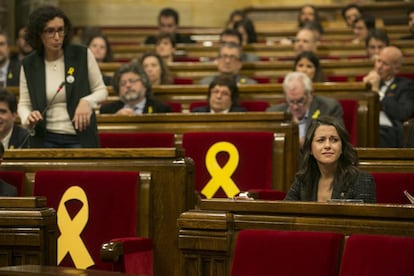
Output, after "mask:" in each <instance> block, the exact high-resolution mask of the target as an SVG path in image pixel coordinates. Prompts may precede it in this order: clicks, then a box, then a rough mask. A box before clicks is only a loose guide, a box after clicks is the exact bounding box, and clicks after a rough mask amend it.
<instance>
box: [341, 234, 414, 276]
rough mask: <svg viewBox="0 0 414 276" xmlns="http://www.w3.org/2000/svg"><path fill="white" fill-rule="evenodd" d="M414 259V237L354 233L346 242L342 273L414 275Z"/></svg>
mask: <svg viewBox="0 0 414 276" xmlns="http://www.w3.org/2000/svg"><path fill="white" fill-rule="evenodd" d="M413 260H414V238H413V237H398V236H385V235H363V234H354V235H351V236H350V237H349V238H348V240H347V241H346V243H345V249H344V252H343V255H342V263H341V270H340V273H339V275H340V276H354V275H359V276H371V275H384V276H385V275H398V276H408V275H413V272H414V269H413Z"/></svg>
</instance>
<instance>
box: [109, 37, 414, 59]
mask: <svg viewBox="0 0 414 276" xmlns="http://www.w3.org/2000/svg"><path fill="white" fill-rule="evenodd" d="M273 40H275V39H274V38H273ZM273 40H272V39H270V38H269V42H268V43H267V44H264V43H254V44H249V45H245V46H244V47H243V51H244V52H246V53H250V54H255V55H257V56H259V57H263V58H269V59H270V60H272V59H273V60H277V59H280V58H284V59H285V58H286V57H294V56H295V55H296V54H295V52H294V51H293V46H292V45H280V44H278V43H277V42H273ZM348 40H349V41H351V40H352V37H351V36H349V39H348ZM392 44H393V45H396V46H398V47H399V48H400V49H401V50H402V51H403V53H404V54H406V55H409V56H411V55H412V53H413V50H414V42H413V41H410V40H395V41H393V43H392ZM112 48H113V49H112V50H113V52H114V58H115V59H127V60H128V59H133V58H138V57H139V56H140V55H142V54H143V53H145V52H149V51H153V50H154V46H153V45H137V44H131V43H118V44H115V45H113V47H112ZM218 50H219V45H218V44H217V43H214V45H212V46H209V47H205V46H203V45H202V44H186V45H178V46H177V50H176V56H177V57H180V56H188V57H199V58H209V59H210V60H211V59H213V58H215V57H217V54H218ZM317 54H318V56H319V57H321V58H323V57H331V58H335V59H344V60H348V59H349V58H350V57H352V56H366V50H365V45H364V44H352V43H351V42H349V43H346V42H342V43H340V42H324V41H322V42H321V44H320V45H319V47H318V51H317ZM209 59H207V61H208V60H209ZM279 62H280V61H279Z"/></svg>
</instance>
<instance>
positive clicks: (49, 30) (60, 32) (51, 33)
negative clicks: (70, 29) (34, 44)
mask: <svg viewBox="0 0 414 276" xmlns="http://www.w3.org/2000/svg"><path fill="white" fill-rule="evenodd" d="M43 32H44V33H45V34H46V36H47V37H48V38H52V37H55V35H56V33H57V34H58V35H59V36H60V37H62V36H64V35H65V28H58V29H55V28H47V29H45V30H44V31H43Z"/></svg>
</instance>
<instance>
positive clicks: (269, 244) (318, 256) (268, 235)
mask: <svg viewBox="0 0 414 276" xmlns="http://www.w3.org/2000/svg"><path fill="white" fill-rule="evenodd" d="M234 244H235V245H234V247H233V260H232V267H231V274H230V275H232V276H236V275H237V276H243V275H275V274H280V275H305V274H306V275H326V276H328V275H340V276H347V275H393V274H398V275H411V259H412V258H413V257H414V254H413V251H412V247H413V246H414V238H413V237H404V236H391V235H378V234H377V235H369V234H351V235H350V236H349V237H345V236H344V235H343V234H341V233H334V232H316V231H315V232H311V231H293V230H290V231H289V230H287V231H282V230H264V229H247V230H242V231H240V232H239V234H238V235H237V237H236V240H235V243H234Z"/></svg>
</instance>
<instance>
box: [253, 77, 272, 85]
mask: <svg viewBox="0 0 414 276" xmlns="http://www.w3.org/2000/svg"><path fill="white" fill-rule="evenodd" d="M252 79H254V80H255V81H257V83H270V78H269V77H259V76H255V77H252Z"/></svg>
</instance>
